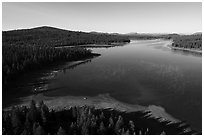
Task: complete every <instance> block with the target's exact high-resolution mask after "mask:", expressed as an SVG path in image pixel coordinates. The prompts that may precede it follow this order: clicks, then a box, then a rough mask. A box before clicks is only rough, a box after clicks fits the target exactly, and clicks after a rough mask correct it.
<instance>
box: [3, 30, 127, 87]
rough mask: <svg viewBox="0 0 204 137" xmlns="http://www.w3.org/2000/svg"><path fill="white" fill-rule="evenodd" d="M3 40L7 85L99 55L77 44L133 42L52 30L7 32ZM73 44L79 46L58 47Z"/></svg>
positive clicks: (123, 38) (105, 36)
mask: <svg viewBox="0 0 204 137" xmlns="http://www.w3.org/2000/svg"><path fill="white" fill-rule="evenodd" d="M2 38H3V39H2V46H3V47H2V58H3V60H2V62H3V63H2V65H3V85H5V84H7V83H8V80H9V79H12V77H16V76H18V74H20V73H21V72H25V71H27V70H33V69H36V68H39V67H42V66H43V65H48V64H50V63H53V62H56V61H58V62H59V61H71V60H77V59H82V58H86V57H93V56H94V55H96V54H92V53H91V51H90V50H87V49H85V48H76V47H77V45H80V44H82V45H84V44H112V43H113V44H114V43H121V42H122V43H123V42H129V39H127V38H126V37H124V36H115V35H109V34H100V33H99V34H92V33H85V32H75V31H68V30H62V29H58V28H52V27H39V28H33V29H23V30H13V31H5V32H3V34H2ZM70 45H71V46H73V45H75V46H76V47H73V48H62V49H60V48H55V47H56V46H70Z"/></svg>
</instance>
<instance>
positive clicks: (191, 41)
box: [126, 33, 202, 50]
mask: <svg viewBox="0 0 204 137" xmlns="http://www.w3.org/2000/svg"><path fill="white" fill-rule="evenodd" d="M126 36H128V38H129V39H135V40H140V39H142V40H148V39H172V40H173V44H172V46H174V47H179V48H188V49H196V50H202V33H201V34H200V33H199V34H192V35H179V34H157V35H154V34H137V33H135V34H131V35H126Z"/></svg>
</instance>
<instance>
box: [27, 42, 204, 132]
mask: <svg viewBox="0 0 204 137" xmlns="http://www.w3.org/2000/svg"><path fill="white" fill-rule="evenodd" d="M168 44H170V41H165V40H141V41H133V42H131V43H130V44H127V45H125V46H120V47H114V48H92V50H93V52H95V53H100V54H101V56H100V57H97V58H95V59H92V60H85V61H82V62H81V61H80V62H72V63H67V64H63V65H61V66H60V67H57V68H55V69H53V68H52V69H51V70H52V71H48V72H49V73H48V75H46V76H44V77H42V76H41V80H43V81H44V82H45V81H46V83H45V84H44V86H45V87H43V85H41V84H39V86H40V87H42V89H44V90H45V91H46V92H43V96H45V97H56V96H68V95H75V96H84V95H85V96H97V95H98V94H106V93H108V94H109V95H110V96H111V97H113V98H115V99H117V100H119V101H122V102H125V103H130V104H141V105H158V106H162V107H164V108H165V110H166V111H167V112H168V113H170V114H172V115H173V116H174V117H176V118H178V119H181V120H186V121H187V122H188V123H189V124H191V125H193V127H194V128H196V129H197V130H200V131H201V127H202V126H201V125H202V122H201V119H202V85H201V84H202V76H201V74H202V67H201V66H202V57H201V55H195V54H193V53H190V52H188V53H186V52H183V51H178V50H177V51H174V50H171V49H170V48H168V46H167V45H168ZM82 64H83V65H82ZM32 82H33V83H35V82H36V83H39V82H40V81H39V79H38V80H37V81H32ZM42 84H43V83H42ZM35 88H37V86H35ZM36 90H39V89H36ZM40 91H41V89H40ZM42 91H43V90H42ZM23 92H25V90H24V91H23ZM29 94H30V93H29ZM24 95H25V96H26V94H24ZM195 112H196V113H195Z"/></svg>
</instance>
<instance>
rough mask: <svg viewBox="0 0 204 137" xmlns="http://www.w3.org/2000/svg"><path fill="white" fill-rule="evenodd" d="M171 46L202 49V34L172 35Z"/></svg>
mask: <svg viewBox="0 0 204 137" xmlns="http://www.w3.org/2000/svg"><path fill="white" fill-rule="evenodd" d="M172 46H173V47H178V48H188V49H195V50H202V35H181V36H178V37H173V44H172Z"/></svg>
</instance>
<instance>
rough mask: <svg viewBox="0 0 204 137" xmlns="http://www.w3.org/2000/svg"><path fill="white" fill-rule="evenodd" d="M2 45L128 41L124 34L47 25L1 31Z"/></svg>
mask: <svg viewBox="0 0 204 137" xmlns="http://www.w3.org/2000/svg"><path fill="white" fill-rule="evenodd" d="M2 38H3V39H2V43H3V45H7V44H10V43H12V44H14V43H15V45H34V46H38V45H39V46H71V45H84V44H111V43H120V42H130V40H129V38H128V37H126V36H120V35H114V34H108V33H88V32H81V31H70V30H64V29H59V28H54V27H49V26H42V27H37V28H31V29H19V30H11V31H3V33H2Z"/></svg>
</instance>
